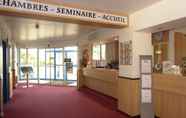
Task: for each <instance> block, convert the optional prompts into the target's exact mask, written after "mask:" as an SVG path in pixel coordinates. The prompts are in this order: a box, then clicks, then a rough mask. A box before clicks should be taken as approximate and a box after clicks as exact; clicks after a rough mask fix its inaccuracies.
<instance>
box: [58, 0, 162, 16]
mask: <svg viewBox="0 0 186 118" xmlns="http://www.w3.org/2000/svg"><path fill="white" fill-rule="evenodd" d="M54 1H58V2H59V1H62V2H65V3H72V4H78V5H80V6H84V7H88V8H94V9H99V10H105V11H107V10H109V11H115V12H120V13H122V12H123V13H127V14H131V13H134V12H135V11H138V10H140V9H143V8H145V7H147V6H149V5H152V4H154V3H156V2H159V1H161V0H54Z"/></svg>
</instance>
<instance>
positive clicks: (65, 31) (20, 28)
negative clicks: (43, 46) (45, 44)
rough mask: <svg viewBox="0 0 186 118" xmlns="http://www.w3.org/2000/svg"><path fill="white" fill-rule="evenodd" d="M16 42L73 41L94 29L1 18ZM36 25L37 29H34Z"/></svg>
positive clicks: (49, 22) (82, 26) (94, 28)
mask: <svg viewBox="0 0 186 118" xmlns="http://www.w3.org/2000/svg"><path fill="white" fill-rule="evenodd" d="M2 18H3V19H4V21H5V22H6V23H7V24H8V26H9V27H10V29H11V31H12V34H13V37H14V39H15V40H17V41H25V40H32V41H34V40H38V39H39V40H40V41H41V40H45V41H46V40H55V39H56V40H74V39H77V38H80V37H81V36H83V35H86V34H89V33H91V32H94V31H95V30H96V29H97V28H96V27H92V26H91V27H89V26H84V25H78V24H70V23H60V22H51V21H44V20H34V19H26V18H17V17H7V16H2ZM36 24H38V25H39V28H38V29H37V28H36Z"/></svg>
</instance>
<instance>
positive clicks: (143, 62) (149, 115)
mask: <svg viewBox="0 0 186 118" xmlns="http://www.w3.org/2000/svg"><path fill="white" fill-rule="evenodd" d="M140 75H141V89H140V90H141V118H154V110H153V103H152V102H153V100H152V56H146V55H145V56H140Z"/></svg>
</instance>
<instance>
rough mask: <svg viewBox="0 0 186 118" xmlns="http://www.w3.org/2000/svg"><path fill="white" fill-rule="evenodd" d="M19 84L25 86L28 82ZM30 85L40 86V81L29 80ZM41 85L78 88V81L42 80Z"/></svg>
mask: <svg viewBox="0 0 186 118" xmlns="http://www.w3.org/2000/svg"><path fill="white" fill-rule="evenodd" d="M18 83H19V84H25V83H26V80H21V81H19V82H18ZM29 83H30V84H38V80H29ZM39 84H40V85H43V84H44V85H54V86H77V81H61V80H51V81H50V80H40V81H39Z"/></svg>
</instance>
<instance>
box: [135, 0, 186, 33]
mask: <svg viewBox="0 0 186 118" xmlns="http://www.w3.org/2000/svg"><path fill="white" fill-rule="evenodd" d="M185 3H186V1H185V0H162V1H161V2H158V3H155V4H153V5H152V6H149V7H147V8H144V9H142V10H139V11H137V12H135V13H134V14H133V16H134V19H135V21H134V25H135V30H143V29H146V28H149V27H154V26H156V25H159V24H163V23H167V22H170V21H174V20H178V19H181V18H184V17H186V12H185V11H186V7H185Z"/></svg>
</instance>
